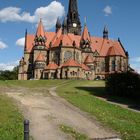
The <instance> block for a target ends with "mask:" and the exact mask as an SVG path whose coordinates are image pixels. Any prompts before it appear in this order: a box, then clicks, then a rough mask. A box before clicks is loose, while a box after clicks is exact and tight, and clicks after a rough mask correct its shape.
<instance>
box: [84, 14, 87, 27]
mask: <svg viewBox="0 0 140 140" xmlns="http://www.w3.org/2000/svg"><path fill="white" fill-rule="evenodd" d="M84 25H85V26H86V25H87V17H86V16H85V19H84Z"/></svg>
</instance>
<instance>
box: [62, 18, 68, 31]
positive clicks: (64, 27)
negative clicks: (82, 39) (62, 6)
mask: <svg viewBox="0 0 140 140" xmlns="http://www.w3.org/2000/svg"><path fill="white" fill-rule="evenodd" d="M62 26H63V30H62V31H63V34H67V32H68V31H67V17H66V16H65V17H64V21H63V25H62Z"/></svg>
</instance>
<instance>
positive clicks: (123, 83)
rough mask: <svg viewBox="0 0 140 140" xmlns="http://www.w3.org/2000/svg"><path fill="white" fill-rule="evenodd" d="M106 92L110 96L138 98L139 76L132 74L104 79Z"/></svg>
mask: <svg viewBox="0 0 140 140" xmlns="http://www.w3.org/2000/svg"><path fill="white" fill-rule="evenodd" d="M106 90H107V92H109V93H110V94H112V95H117V96H127V97H130V98H131V97H135V98H137V97H139V98H140V75H139V74H137V73H134V72H125V73H114V74H111V75H109V76H108V77H107V79H106Z"/></svg>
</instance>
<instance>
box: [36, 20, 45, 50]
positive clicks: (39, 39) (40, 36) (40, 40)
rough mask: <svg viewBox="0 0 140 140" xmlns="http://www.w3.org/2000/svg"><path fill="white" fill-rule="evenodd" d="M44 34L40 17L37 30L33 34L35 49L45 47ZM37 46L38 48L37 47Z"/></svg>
mask: <svg viewBox="0 0 140 140" xmlns="http://www.w3.org/2000/svg"><path fill="white" fill-rule="evenodd" d="M46 40H47V39H46V36H45V31H44V27H43V24H42V20H41V19H40V22H39V24H38V28H37V32H36V35H35V39H34V42H35V48H36V47H37V49H45V46H46V45H45V43H46ZM38 47H39V48H38Z"/></svg>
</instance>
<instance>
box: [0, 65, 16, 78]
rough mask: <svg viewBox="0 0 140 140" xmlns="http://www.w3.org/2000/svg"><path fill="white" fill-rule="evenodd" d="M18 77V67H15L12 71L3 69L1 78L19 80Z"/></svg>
mask: <svg viewBox="0 0 140 140" xmlns="http://www.w3.org/2000/svg"><path fill="white" fill-rule="evenodd" d="M17 79H18V67H14V68H13V70H12V71H10V70H4V71H3V70H1V71H0V80H17Z"/></svg>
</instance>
